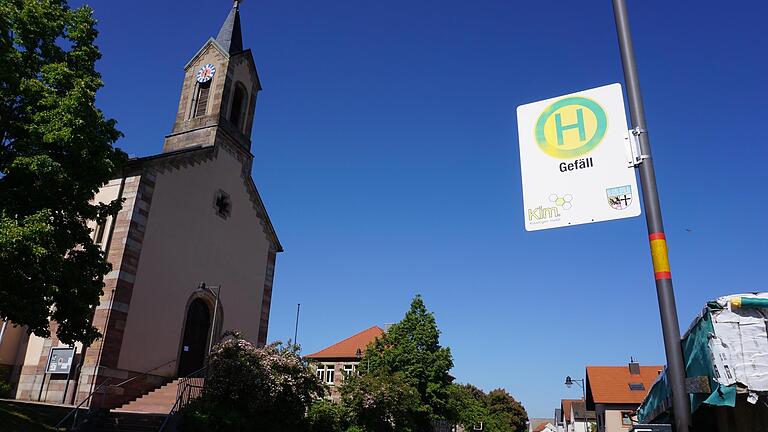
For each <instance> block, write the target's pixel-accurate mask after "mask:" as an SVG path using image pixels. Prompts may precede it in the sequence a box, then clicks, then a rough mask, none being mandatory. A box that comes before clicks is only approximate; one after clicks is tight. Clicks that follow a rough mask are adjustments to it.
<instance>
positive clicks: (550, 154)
mask: <svg viewBox="0 0 768 432" xmlns="http://www.w3.org/2000/svg"><path fill="white" fill-rule="evenodd" d="M517 128H518V135H519V138H520V170H521V172H522V178H523V206H524V209H523V211H524V212H525V229H526V230H527V231H535V230H541V229H547V228H557V227H562V226H568V225H578V224H584V223H591V222H600V221H606V220H613V219H622V218H628V217H632V216H638V215H639V214H640V197H639V191H638V190H637V181H636V180H635V170H634V168H632V167H630V166H629V165H628V163H627V150H626V149H627V144H628V143H627V135H628V132H627V130H628V127H627V117H626V114H625V112H624V97H623V95H622V92H621V84H611V85H607V86H603V87H598V88H594V89H590V90H585V91H582V92H578V93H573V94H569V95H565V96H560V97H556V98H552V99H547V100H543V101H539V102H533V103H530V104H526V105H521V106H519V107H517Z"/></svg>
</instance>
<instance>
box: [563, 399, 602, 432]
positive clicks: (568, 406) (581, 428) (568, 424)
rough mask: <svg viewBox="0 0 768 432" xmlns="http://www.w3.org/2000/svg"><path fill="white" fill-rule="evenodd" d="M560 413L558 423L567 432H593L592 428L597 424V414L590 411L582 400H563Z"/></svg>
mask: <svg viewBox="0 0 768 432" xmlns="http://www.w3.org/2000/svg"><path fill="white" fill-rule="evenodd" d="M558 413H559V414H560V418H559V419H557V420H558V423H559V424H561V425H562V426H563V430H564V431H565V432H591V427H592V426H593V425H594V424H595V412H594V411H588V410H587V409H586V404H585V402H584V401H583V400H581V399H563V400H561V401H560V409H559V410H558Z"/></svg>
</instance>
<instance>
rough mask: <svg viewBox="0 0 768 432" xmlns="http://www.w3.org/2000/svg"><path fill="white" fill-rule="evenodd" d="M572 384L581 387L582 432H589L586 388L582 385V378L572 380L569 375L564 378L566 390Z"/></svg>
mask: <svg viewBox="0 0 768 432" xmlns="http://www.w3.org/2000/svg"><path fill="white" fill-rule="evenodd" d="M574 384H576V385H578V386H579V387H581V400H582V401H583V402H584V432H589V427H588V426H587V395H586V387H585V385H584V378H582V379H573V378H571V376H570V375H568V376H567V377H565V386H566V387H568V388H571V386H573V385H574Z"/></svg>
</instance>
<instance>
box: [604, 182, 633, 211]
mask: <svg viewBox="0 0 768 432" xmlns="http://www.w3.org/2000/svg"><path fill="white" fill-rule="evenodd" d="M605 193H606V194H607V195H608V205H610V206H611V208H614V209H616V210H624V209H625V208H627V207H629V205H630V204H632V186H629V185H627V186H621V187H615V188H610V189H606V190H605Z"/></svg>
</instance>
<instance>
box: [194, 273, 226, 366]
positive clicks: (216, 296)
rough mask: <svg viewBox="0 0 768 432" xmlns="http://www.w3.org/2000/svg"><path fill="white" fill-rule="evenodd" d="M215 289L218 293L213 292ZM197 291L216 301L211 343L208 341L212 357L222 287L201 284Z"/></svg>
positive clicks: (209, 353) (209, 352)
mask: <svg viewBox="0 0 768 432" xmlns="http://www.w3.org/2000/svg"><path fill="white" fill-rule="evenodd" d="M214 288H216V292H213V289H214ZM197 289H199V290H201V291H207V292H209V293H211V295H212V296H213V297H214V299H215V300H214V304H213V323H212V324H211V339H210V341H208V355H209V356H210V355H211V349H213V334H214V332H215V331H216V312H218V311H219V296H220V295H221V285H211V286H208V285H206V284H205V282H200V285H198V287H197Z"/></svg>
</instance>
